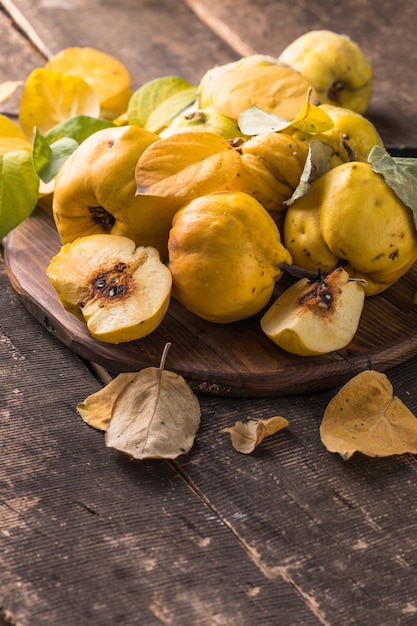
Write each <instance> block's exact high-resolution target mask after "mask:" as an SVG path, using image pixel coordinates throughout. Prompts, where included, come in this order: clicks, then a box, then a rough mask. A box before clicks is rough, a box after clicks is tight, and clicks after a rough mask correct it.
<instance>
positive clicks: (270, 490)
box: [185, 360, 417, 626]
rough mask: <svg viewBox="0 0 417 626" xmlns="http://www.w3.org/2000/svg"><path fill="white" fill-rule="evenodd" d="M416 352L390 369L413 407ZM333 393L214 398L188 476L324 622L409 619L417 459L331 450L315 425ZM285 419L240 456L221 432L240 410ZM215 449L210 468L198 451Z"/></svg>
mask: <svg viewBox="0 0 417 626" xmlns="http://www.w3.org/2000/svg"><path fill="white" fill-rule="evenodd" d="M416 366H417V360H414V361H410V362H409V363H408V364H407V365H405V366H402V367H401V368H396V369H393V370H391V371H390V372H389V373H388V375H389V378H390V380H391V382H392V383H393V386H394V392H395V393H396V395H398V396H399V397H400V398H401V399H402V400H403V401H404V402H405V403H406V405H407V406H408V407H409V408H410V410H412V411H413V412H414V414H417V395H416V387H415V371H416ZM332 395H333V394H332V393H330V392H328V393H321V394H316V395H310V396H296V397H294V398H291V399H290V398H280V399H276V400H275V401H273V400H259V399H252V400H240V401H237V400H231V399H225V400H223V401H219V400H215V399H211V400H206V401H205V403H204V409H205V419H204V422H203V426H202V429H201V432H200V434H199V439H198V448H197V450H196V451H195V452H194V454H193V457H192V460H191V462H190V463H189V464H187V465H186V466H185V467H186V471H187V474H188V476H189V479H190V480H191V481H192V483H193V484H195V485H197V487H198V489H199V490H200V491H201V492H202V493H204V494H205V497H206V498H207V499H208V501H209V502H210V504H211V505H212V506H213V508H215V509H216V511H218V512H219V514H220V515H221V516H222V517H223V519H226V520H227V521H228V524H229V525H230V527H231V528H232V529H233V531H234V532H235V533H236V535H237V536H238V537H239V538H240V539H241V541H242V543H244V545H245V546H246V547H247V549H248V551H249V552H250V553H251V554H253V555H254V558H256V560H257V563H258V564H259V566H260V568H261V569H262V571H264V572H265V573H266V575H268V576H269V577H270V578H272V579H274V578H277V577H280V576H282V575H284V576H286V577H287V579H288V580H289V581H290V582H291V584H292V585H294V587H296V588H297V589H298V590H299V592H300V593H301V595H302V596H303V597H304V598H306V599H307V598H308V602H309V603H310V604H311V605H314V606H315V607H316V610H317V615H318V616H320V619H321V620H322V623H323V624H338V623H339V624H344V625H345V624H346V625H347V624H352V625H355V626H358V625H360V626H365V625H366V624H370V623H371V624H384V625H385V626H388V625H389V626H393V625H394V624H401V625H404V624H406V625H410V626H411V625H412V624H415V620H416V619H417V604H416V600H415V599H416V591H417V585H416V581H415V568H416V566H417V522H416V510H417V496H416V489H415V485H416V480H417V461H416V458H415V456H413V455H404V456H399V457H391V458H386V459H383V458H381V459H372V458H368V457H365V456H363V455H361V454H356V455H354V456H353V458H352V459H350V460H349V461H342V459H341V458H340V457H339V455H335V454H330V453H329V452H327V450H326V449H325V448H324V446H323V445H322V443H321V441H320V437H319V425H320V422H321V419H322V415H323V412H324V409H325V407H326V405H327V402H328V401H329V400H330V398H331V397H332ZM272 415H282V416H284V417H286V418H287V419H288V420H289V427H288V428H287V429H285V430H283V431H281V432H280V433H278V434H277V435H275V436H274V437H272V438H271V439H269V440H265V441H264V442H263V444H262V445H261V446H260V447H259V448H258V449H257V450H256V451H255V452H254V453H252V454H251V455H249V456H244V455H241V454H239V453H237V452H236V451H234V449H233V448H232V446H231V443H230V439H229V435H227V434H224V433H222V432H221V431H222V429H223V428H224V427H230V426H232V425H233V424H234V422H235V421H236V420H243V421H245V420H246V418H247V417H248V416H252V417H255V418H261V417H264V418H267V417H270V416H272ZM207 458H210V459H211V471H210V473H207V471H206V468H205V465H204V459H207Z"/></svg>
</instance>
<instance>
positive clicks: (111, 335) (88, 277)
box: [47, 235, 172, 343]
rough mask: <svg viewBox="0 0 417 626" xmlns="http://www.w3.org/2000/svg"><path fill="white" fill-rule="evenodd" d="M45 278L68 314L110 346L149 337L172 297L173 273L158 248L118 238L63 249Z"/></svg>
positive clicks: (87, 241) (106, 237)
mask: <svg viewBox="0 0 417 626" xmlns="http://www.w3.org/2000/svg"><path fill="white" fill-rule="evenodd" d="M47 275H48V278H49V280H50V281H51V283H52V285H53V286H54V288H55V289H56V291H57V293H58V296H59V298H60V300H61V302H62V305H63V306H64V308H65V309H66V310H67V311H69V312H70V313H73V314H74V315H76V316H77V317H78V318H79V319H81V320H82V321H85V322H86V324H87V329H88V331H89V333H90V334H91V335H92V337H94V338H95V339H98V340H99V341H104V342H107V343H121V342H125V341H132V340H135V339H140V338H141V337H145V336H146V335H149V334H150V333H151V332H153V331H154V330H155V329H156V328H157V326H158V325H159V324H160V322H161V321H162V319H163V318H164V316H165V313H166V311H167V309H168V306H169V302H170V297H171V286H172V278H171V273H170V271H169V270H168V268H167V267H166V265H164V263H162V261H161V260H160V257H159V253H158V251H157V250H156V248H153V247H150V246H148V247H145V246H140V247H136V245H135V242H134V241H132V240H131V239H129V238H128V237H123V236H120V235H89V236H87V237H80V238H79V239H77V240H75V241H73V242H72V243H68V244H65V245H64V246H62V248H61V250H60V251H59V252H58V254H56V255H55V256H54V257H53V259H52V260H51V262H50V264H49V267H48V269H47Z"/></svg>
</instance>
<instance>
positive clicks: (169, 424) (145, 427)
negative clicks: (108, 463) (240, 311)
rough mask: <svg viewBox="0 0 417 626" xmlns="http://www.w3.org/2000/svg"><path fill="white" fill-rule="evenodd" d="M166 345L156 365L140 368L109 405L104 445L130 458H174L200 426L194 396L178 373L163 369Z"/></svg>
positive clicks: (188, 442) (184, 447) (187, 447)
mask: <svg viewBox="0 0 417 626" xmlns="http://www.w3.org/2000/svg"><path fill="white" fill-rule="evenodd" d="M169 345H170V344H167V347H169ZM167 347H166V349H165V351H164V355H163V357H162V360H161V365H160V367H159V368H156V367H148V368H146V369H143V370H141V371H140V372H139V373H138V374H137V375H136V377H135V378H134V379H132V380H131V381H130V382H129V383H128V384H127V385H126V386H125V387H124V388H123V389H122V390H121V392H120V394H118V395H117V397H116V399H115V401H114V404H113V410H112V416H111V420H110V424H109V425H108V428H107V432H106V445H107V446H108V447H110V448H115V449H116V450H119V451H120V452H123V453H125V454H127V455H128V456H130V457H131V458H134V459H149V458H165V459H174V458H177V457H178V456H179V455H181V454H185V453H186V452H188V451H189V450H190V448H191V447H192V445H193V443H194V438H195V435H196V433H197V431H198V428H199V426H200V416H201V409H200V404H199V402H198V399H197V397H196V396H195V395H194V393H193V392H192V390H191V389H190V387H189V385H188V384H187V382H186V381H185V380H184V378H183V377H182V376H180V375H179V374H176V373H175V372H171V371H169V370H166V371H165V370H164V369H163V367H164V362H165V356H166V351H167Z"/></svg>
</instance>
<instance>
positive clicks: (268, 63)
mask: <svg viewBox="0 0 417 626" xmlns="http://www.w3.org/2000/svg"><path fill="white" fill-rule="evenodd" d="M198 89H199V95H198V98H199V99H198V102H199V106H200V107H210V108H214V109H215V110H216V111H219V112H220V113H222V114H223V115H226V116H227V117H230V118H231V119H234V120H238V118H239V115H240V113H242V112H243V111H244V110H246V109H248V108H249V107H250V106H252V105H257V106H258V107H260V108H261V109H263V110H265V111H268V112H270V113H275V114H276V115H279V116H280V117H283V118H284V119H287V120H291V119H294V118H295V117H296V116H297V115H298V113H299V111H300V109H301V107H302V106H303V104H304V102H305V99H306V96H307V94H308V92H309V90H310V89H311V98H312V100H313V99H314V98H315V92H314V89H312V85H311V84H310V82H309V81H308V79H306V78H305V77H303V76H302V75H301V74H300V73H299V72H298V71H295V70H294V69H292V68H291V67H287V66H285V65H283V64H279V63H277V62H276V61H272V60H269V59H268V60H266V59H265V58H262V57H261V59H259V58H258V56H257V55H255V60H253V59H251V57H247V58H245V59H241V60H240V61H238V62H236V63H233V64H228V65H226V66H220V67H218V68H214V69H213V71H212V74H211V76H203V78H202V80H201V82H200V84H199V88H198Z"/></svg>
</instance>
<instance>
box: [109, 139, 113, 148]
mask: <svg viewBox="0 0 417 626" xmlns="http://www.w3.org/2000/svg"><path fill="white" fill-rule="evenodd" d="M107 145H108V146H109V148H113V146H114V140H113V139H110V141H109V142H108V143H107Z"/></svg>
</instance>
